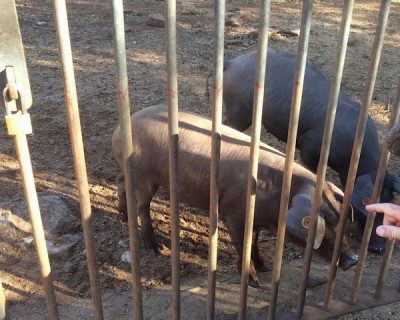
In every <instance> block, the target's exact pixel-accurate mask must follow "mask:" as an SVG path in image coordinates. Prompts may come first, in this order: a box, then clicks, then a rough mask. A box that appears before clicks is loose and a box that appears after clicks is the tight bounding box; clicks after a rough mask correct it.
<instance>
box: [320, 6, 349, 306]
mask: <svg viewBox="0 0 400 320" xmlns="http://www.w3.org/2000/svg"><path fill="white" fill-rule="evenodd" d="M353 4H354V0H347V1H345V2H344V5H343V14H342V22H341V28H340V35H339V42H338V47H337V51H336V62H335V65H336V74H335V76H334V78H333V81H332V85H331V89H330V97H329V102H328V114H327V116H326V121H325V130H326V131H328V132H329V135H330V136H329V142H328V141H327V142H326V144H324V143H323V144H322V145H323V146H324V152H329V147H330V143H331V136H332V131H333V126H334V121H335V114H336V108H337V102H338V96H339V92H340V83H341V79H342V74H343V66H344V61H345V56H346V49H347V41H348V38H349V32H350V24H351V18H352V12H353ZM324 135H325V133H324ZM321 152H322V151H321ZM327 160H328V157H326V158H325V159H324V163H325V164H326V162H325V161H327ZM320 162H321V160H320ZM325 170H326V167H325V168H324V176H325V173H326V171H325ZM349 206H350V195H347V198H345V201H344V203H343V204H342V207H341V212H340V217H339V222H338V226H337V232H336V238H335V246H334V249H333V255H332V260H331V265H330V270H329V277H328V285H327V289H326V294H325V307H326V308H329V303H330V301H331V297H332V292H333V289H334V279H335V277H336V272H337V261H338V259H339V256H340V251H341V244H342V241H343V236H344V231H345V227H346V221H347V211H348V210H349Z"/></svg>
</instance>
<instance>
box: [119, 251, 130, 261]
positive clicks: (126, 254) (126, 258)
mask: <svg viewBox="0 0 400 320" xmlns="http://www.w3.org/2000/svg"><path fill="white" fill-rule="evenodd" d="M121 261H122V262H126V263H131V262H132V259H131V253H130V252H129V251H125V252H124V253H123V254H122V256H121Z"/></svg>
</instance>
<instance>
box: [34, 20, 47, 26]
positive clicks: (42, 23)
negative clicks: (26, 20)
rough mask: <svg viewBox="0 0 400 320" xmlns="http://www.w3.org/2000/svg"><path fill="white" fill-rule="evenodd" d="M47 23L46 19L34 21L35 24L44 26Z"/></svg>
mask: <svg viewBox="0 0 400 320" xmlns="http://www.w3.org/2000/svg"><path fill="white" fill-rule="evenodd" d="M46 24H47V22H46V21H36V25H37V26H45V25H46Z"/></svg>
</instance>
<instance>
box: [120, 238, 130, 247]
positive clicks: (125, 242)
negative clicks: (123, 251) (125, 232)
mask: <svg viewBox="0 0 400 320" xmlns="http://www.w3.org/2000/svg"><path fill="white" fill-rule="evenodd" d="M118 244H119V245H120V246H121V247H122V248H129V239H125V240H120V241H119V242H118Z"/></svg>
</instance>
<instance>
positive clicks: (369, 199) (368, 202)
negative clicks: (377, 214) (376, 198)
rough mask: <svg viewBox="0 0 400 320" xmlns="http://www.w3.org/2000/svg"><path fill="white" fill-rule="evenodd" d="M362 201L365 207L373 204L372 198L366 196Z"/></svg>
mask: <svg viewBox="0 0 400 320" xmlns="http://www.w3.org/2000/svg"><path fill="white" fill-rule="evenodd" d="M361 202H362V204H363V206H364V207H365V206H367V205H369V204H371V198H368V197H365V198H363V199H362V201H361Z"/></svg>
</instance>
